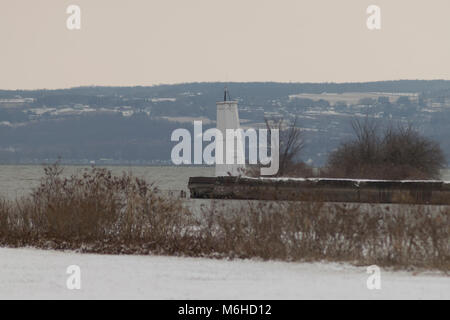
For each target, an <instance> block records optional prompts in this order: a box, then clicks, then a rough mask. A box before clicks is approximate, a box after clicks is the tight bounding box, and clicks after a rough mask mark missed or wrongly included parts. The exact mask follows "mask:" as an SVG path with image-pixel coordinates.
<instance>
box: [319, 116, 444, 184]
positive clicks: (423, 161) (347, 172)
mask: <svg viewBox="0 0 450 320" xmlns="http://www.w3.org/2000/svg"><path fill="white" fill-rule="evenodd" d="M352 127H353V131H354V133H355V138H354V139H353V140H351V141H349V142H345V143H342V144H341V145H340V146H339V148H338V149H337V150H335V151H333V152H332V153H331V154H330V156H329V158H328V164H327V167H328V172H327V174H328V175H330V176H334V177H345V178H372V179H393V180H400V179H435V178H439V176H440V170H441V169H442V168H443V167H444V166H445V165H446V159H445V156H444V153H443V152H442V149H441V148H440V146H439V144H438V143H437V142H435V141H433V140H431V139H429V138H427V137H424V136H422V135H421V134H420V133H419V132H418V131H416V130H414V128H413V127H412V126H411V125H408V126H402V125H397V126H392V125H391V126H389V127H388V128H387V129H386V130H384V131H381V130H379V127H378V125H377V123H376V122H375V121H374V120H369V119H368V118H366V119H365V120H364V121H359V120H355V121H353V122H352Z"/></svg>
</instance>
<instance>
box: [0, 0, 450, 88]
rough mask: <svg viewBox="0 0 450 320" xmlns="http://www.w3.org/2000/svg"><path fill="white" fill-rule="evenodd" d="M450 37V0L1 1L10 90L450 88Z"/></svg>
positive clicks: (2, 82)
mask: <svg viewBox="0 0 450 320" xmlns="http://www.w3.org/2000/svg"><path fill="white" fill-rule="evenodd" d="M71 4H75V5H78V6H80V8H81V30H74V31H70V30H68V29H67V27H66V20H67V18H68V17H69V15H68V14H67V13H66V9H67V7H68V6H69V5H71ZM371 4H375V5H378V6H380V7H381V30H376V31H370V30H368V28H367V26H366V20H367V18H368V16H369V15H368V14H367V13H366V9H367V7H368V6H369V5H371ZM449 36H450V1H449V0H427V1H425V0H395V1H393V0H370V1H366V0H340V1H336V0H222V1H218V0H120V1H119V0H70V1H65V0H39V1H33V0H1V1H0V43H1V47H0V88H1V89H18V88H21V89H22V88H23V89H32V88H64V87H71V86H79V85H152V84H160V83H178V82H191V81H230V82H231V81H284V82H286V81H299V82H323V81H327V82H331V81H333V82H344V81H369V80H388V79H450V37H449Z"/></svg>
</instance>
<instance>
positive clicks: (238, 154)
mask: <svg viewBox="0 0 450 320" xmlns="http://www.w3.org/2000/svg"><path fill="white" fill-rule="evenodd" d="M216 126H217V129H218V130H219V131H220V132H221V133H222V146H223V163H222V164H220V163H216V176H218V177H219V176H239V175H241V174H242V173H243V170H244V169H245V160H244V159H245V157H244V155H245V153H244V152H245V150H244V144H243V138H244V137H243V136H242V135H241V133H240V132H238V131H236V129H240V124H239V113H238V102H237V101H233V100H231V99H230V94H229V93H228V90H227V88H225V92H224V98H223V101H220V102H217V125H216ZM227 129H232V130H234V132H236V133H237V135H236V136H233V137H232V138H231V139H230V135H229V134H230V131H229V132H228V138H229V141H228V145H229V146H230V145H232V148H233V149H232V150H227ZM230 140H232V141H230ZM216 145H217V144H216ZM229 149H230V148H229ZM231 152H232V154H233V155H234V156H233V157H232V160H233V161H231V163H230V161H227V158H228V160H230V155H231ZM227 155H228V156H227ZM216 160H217V159H216ZM216 162H218V161H216Z"/></svg>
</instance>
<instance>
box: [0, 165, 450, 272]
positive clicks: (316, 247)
mask: <svg viewBox="0 0 450 320" xmlns="http://www.w3.org/2000/svg"><path fill="white" fill-rule="evenodd" d="M254 203H256V202H253V203H249V204H248V206H247V207H245V208H244V207H240V208H236V209H230V208H229V207H219V208H213V209H212V210H207V211H205V212H203V214H202V215H201V216H194V215H193V214H191V213H190V212H189V211H188V210H186V209H184V208H183V206H182V203H181V202H180V201H179V200H174V199H169V198H166V197H164V196H162V195H161V194H160V193H158V190H157V188H156V187H155V186H153V185H152V184H149V183H147V182H145V181H143V180H141V179H139V178H136V177H133V176H131V175H130V174H125V173H124V174H123V175H122V176H120V177H116V176H112V175H111V172H109V171H107V170H105V169H95V168H94V169H90V170H86V171H85V172H84V173H83V174H81V175H75V176H71V177H69V178H63V177H62V176H61V170H60V168H59V167H58V166H56V165H55V166H51V167H48V168H46V171H45V176H44V178H43V179H42V183H41V185H40V186H39V187H38V188H37V189H36V190H34V192H33V193H32V194H31V196H30V197H27V198H24V199H21V200H20V201H14V202H13V201H6V200H2V201H0V245H4V246H12V247H16V246H28V245H29V246H35V247H39V248H52V249H74V250H80V251H82V252H96V253H114V254H117V253H133V254H169V255H184V256H206V257H222V258H234V257H237V258H260V259H277V260H285V261H319V260H329V261H348V262H352V263H355V264H364V265H369V264H378V265H380V266H394V267H399V268H409V267H419V268H431V269H440V270H444V271H449V270H450V248H449V246H450V214H449V212H448V211H444V210H440V211H437V210H435V211H431V209H427V208H429V207H425V206H395V207H394V208H396V209H391V210H390V211H388V210H386V209H382V207H381V206H374V207H373V208H372V209H371V210H370V213H368V212H364V210H363V209H362V208H361V207H360V206H358V205H352V206H344V205H339V204H325V203H322V202H320V201H314V202H313V201H311V202H301V203H300V202H276V203H273V202H271V203H267V202H260V203H258V204H254ZM393 210H394V211H393Z"/></svg>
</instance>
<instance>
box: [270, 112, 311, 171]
mask: <svg viewBox="0 0 450 320" xmlns="http://www.w3.org/2000/svg"><path fill="white" fill-rule="evenodd" d="M264 120H265V123H266V127H267V130H268V131H269V134H270V132H271V131H272V130H274V129H278V131H279V134H280V146H279V153H280V158H279V163H280V165H279V170H278V174H277V176H283V175H285V174H288V173H293V172H292V171H293V168H294V167H298V163H297V162H296V161H297V160H298V156H299V154H300V153H301V151H302V150H303V148H304V147H305V141H304V139H303V133H302V131H301V129H300V128H299V127H298V118H297V117H295V118H294V121H293V122H292V123H291V124H289V123H287V122H286V121H285V120H284V118H272V119H268V118H265V119H264Z"/></svg>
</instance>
